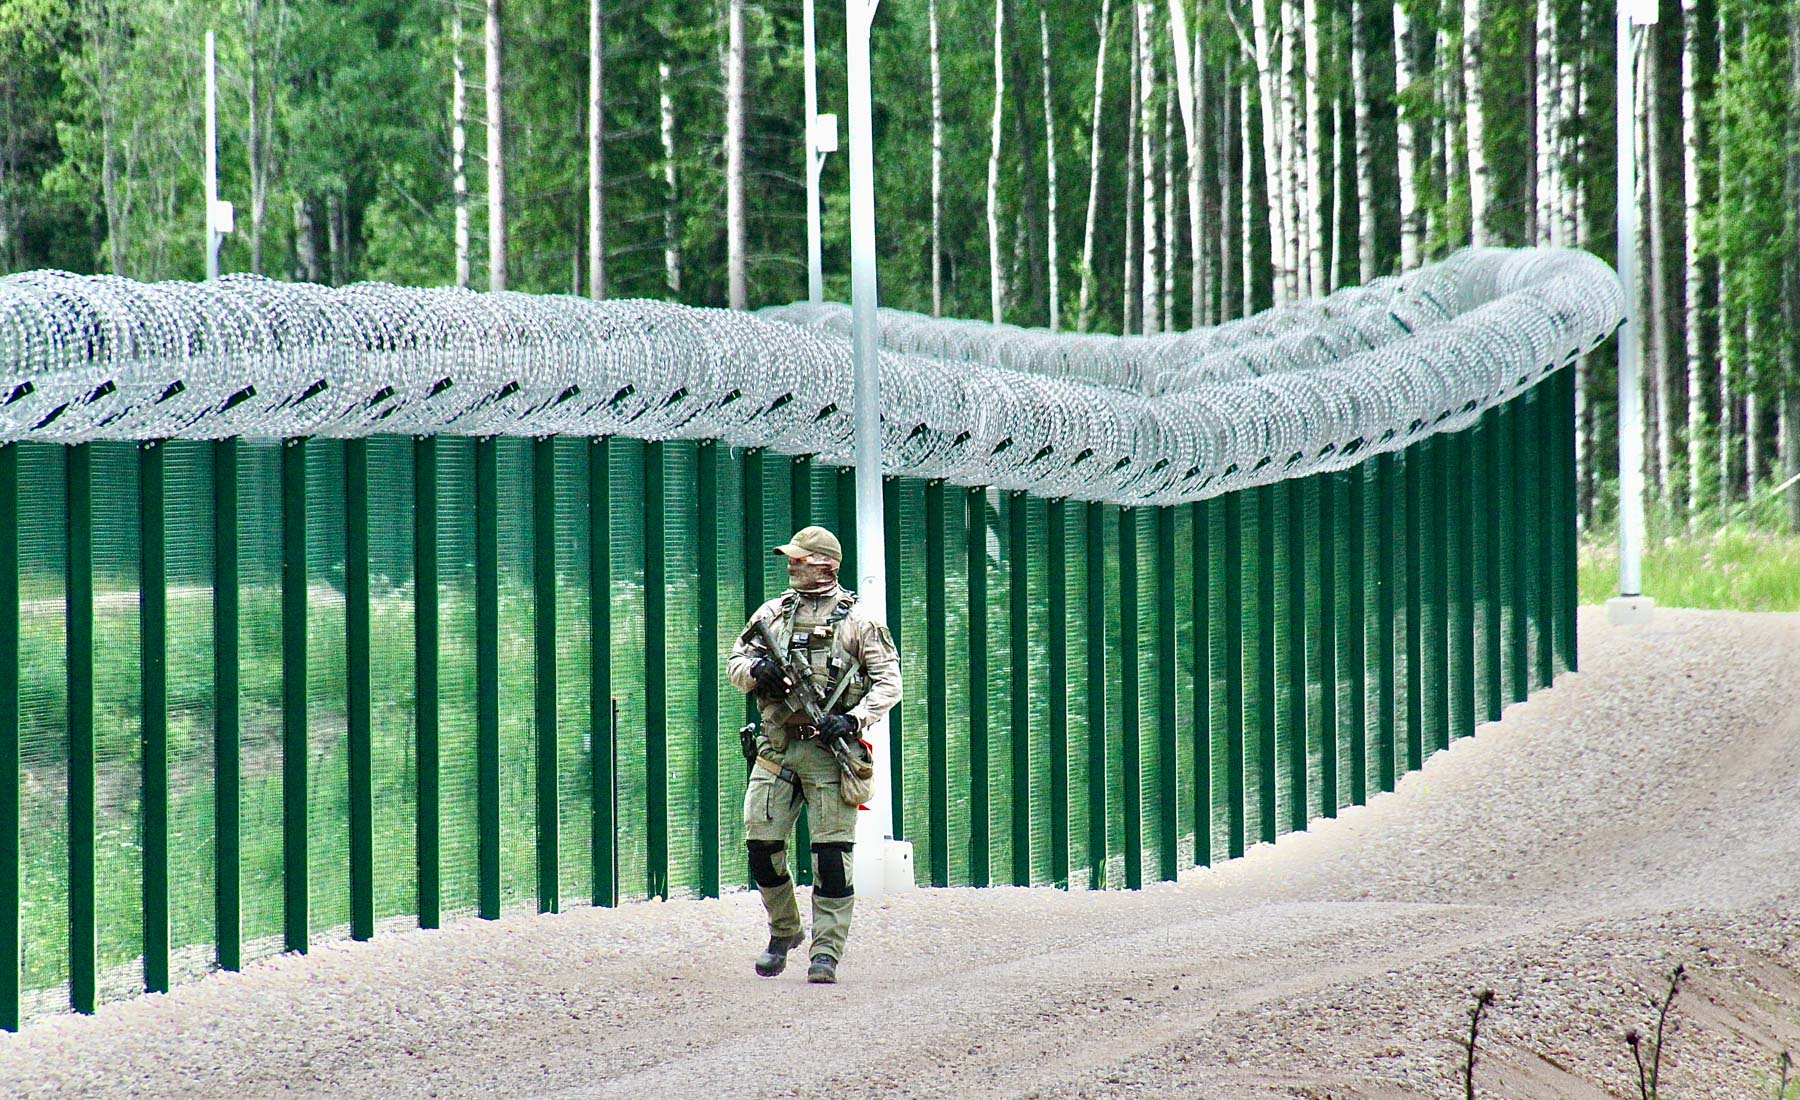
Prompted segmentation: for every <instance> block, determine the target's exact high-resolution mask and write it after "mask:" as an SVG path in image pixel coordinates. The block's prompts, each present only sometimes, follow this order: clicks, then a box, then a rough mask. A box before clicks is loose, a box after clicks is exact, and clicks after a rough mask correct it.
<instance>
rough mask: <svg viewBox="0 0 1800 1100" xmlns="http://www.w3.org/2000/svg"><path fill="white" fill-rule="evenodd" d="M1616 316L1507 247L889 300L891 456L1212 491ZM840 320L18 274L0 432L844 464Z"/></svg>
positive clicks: (1442, 414)
mask: <svg viewBox="0 0 1800 1100" xmlns="http://www.w3.org/2000/svg"><path fill="white" fill-rule="evenodd" d="M1622 316H1623V300H1622V298H1621V296H1620V290H1619V286H1618V283H1617V280H1616V279H1615V278H1613V276H1612V274H1611V271H1610V270H1609V269H1608V268H1607V267H1606V265H1605V264H1604V263H1602V262H1601V261H1599V260H1598V259H1595V258H1594V257H1592V256H1590V255H1588V254H1586V253H1581V252H1576V251H1571V250H1525V251H1511V250H1502V249H1483V250H1470V251H1465V252H1462V253H1458V254H1457V255H1456V256H1454V257H1452V258H1451V259H1450V260H1447V261H1445V262H1444V263H1441V264H1437V265H1434V266H1432V267H1429V268H1425V269H1422V270H1420V271H1418V272H1415V273H1413V274H1411V275H1408V276H1406V277H1403V278H1398V279H1384V280H1378V281H1377V282H1376V283H1374V284H1372V285H1371V286H1369V287H1364V288H1354V289H1351V290H1345V291H1340V292H1338V293H1337V294H1334V295H1332V296H1330V297H1329V298H1326V299H1323V300H1321V301H1319V302H1315V303H1308V304H1305V305H1299V306H1289V307H1282V308H1278V309H1274V310H1270V311H1266V312H1264V313H1261V314H1258V315H1256V316H1254V317H1251V318H1247V319H1245V320H1242V321H1234V322H1230V323H1227V324H1224V325H1221V326H1218V327H1216V328H1210V329H1203V330H1199V331H1196V332H1193V333H1184V334H1176V335H1170V336H1158V337H1112V336H1092V335H1061V334H1055V335H1053V334H1049V333H1043V332H1036V331H1031V330H1024V329H1017V328H1012V327H1009V326H992V325H986V324H982V323H979V322H969V321H935V320H931V319H926V318H919V317H916V316H913V315H906V314H899V313H895V312H891V311H890V312H889V313H887V314H886V315H885V317H884V326H883V336H884V340H885V341H886V342H887V347H888V350H886V351H884V353H883V432H884V443H883V448H884V458H885V465H886V469H887V471H888V472H889V473H890V474H897V475H899V474H904V475H913V476H919V477H929V478H942V479H944V480H947V481H950V482H952V483H955V484H961V485H992V486H997V487H1000V488H1008V489H1014V488H1029V489H1031V490H1032V491H1033V492H1035V493H1038V494H1040V495H1044V496H1051V497H1069V498H1072V499H1079V500H1104V501H1109V502H1113V503H1120V504H1147V503H1155V504H1164V503H1175V502H1180V501H1189V500H1199V499H1204V498H1207V497H1211V496H1216V495H1218V494H1220V493H1224V492H1229V491H1232V490H1234V489H1238V488H1244V487H1247V486H1250V485H1256V484H1264V483H1268V482H1272V481H1279V480H1283V479H1285V478H1289V477H1298V476H1304V475H1307V474H1311V473H1318V472H1327V471H1331V470H1336V469H1343V468H1345V467H1347V466H1348V465H1350V464H1353V463H1354V462H1357V461H1360V460H1361V459H1362V458H1363V457H1366V456H1367V455H1368V454H1369V453H1372V452H1380V451H1386V450H1393V449H1397V448H1400V447H1404V446H1405V445H1406V444H1407V443H1408V442H1410V441H1411V440H1413V439H1417V438H1421V437H1423V436H1426V435H1430V434H1433V433H1435V432H1439V431H1453V430H1459V429H1461V428H1463V427H1466V426H1467V425H1468V424H1469V423H1471V422H1473V420H1474V419H1475V418H1476V417H1477V416H1479V415H1480V414H1481V412H1482V411H1484V410H1485V409H1487V408H1490V407H1493V406H1494V405H1496V404H1498V403H1501V402H1504V401H1505V400H1507V399H1508V398H1509V397H1511V396H1513V395H1514V394H1516V393H1518V392H1520V391H1522V390H1523V389H1525V388H1528V387H1529V386H1530V385H1532V384H1533V383H1534V382H1536V381H1537V380H1538V379H1539V378H1541V377H1542V376H1543V375H1544V374H1546V373H1548V372H1549V371H1552V370H1555V369H1556V368H1557V367H1559V366H1561V365H1562V364H1563V363H1565V362H1567V361H1568V360H1569V359H1570V358H1572V357H1573V356H1576V355H1579V354H1581V353H1583V352H1586V351H1589V350H1591V349H1592V348H1593V347H1594V346H1596V345H1597V344H1598V343H1599V342H1600V341H1602V340H1604V339H1605V338H1606V337H1607V336H1608V335H1609V334H1610V333H1611V332H1612V330H1613V329H1614V328H1615V327H1616V326H1617V325H1618V323H1619V321H1620V319H1621V318H1622ZM845 318H846V314H845V311H844V310H843V308H842V307H829V306H827V307H818V306H791V307H783V308H781V309H778V310H774V311H768V312H767V313H766V315H764V316H756V315H748V314H744V313H740V312H734V311H730V310H718V309H699V308H694V307H688V306H679V305H672V304H669V303H664V302H653V301H641V300H630V301H603V302H592V301H589V300H586V299H582V298H574V297H564V296H555V295H527V294H516V293H497V294H480V293H475V292H472V291H467V290H455V289H430V290H426V289H412V288H402V287H394V286H388V285H385V284H375V283H366V284H358V285H356V286H352V287H347V288H343V289H341V290H333V289H328V288H324V287H319V286H313V285H308V284H289V283H277V282H273V281H270V280H267V279H261V278H257V277H252V276H230V277H227V278H225V279H222V280H219V281H218V282H216V283H210V284H195V283H157V284H142V283H134V282H131V281H129V280H124V279H118V278H113V277H106V276H98V277H94V276H74V275H67V274H63V273H58V272H33V273H28V274H24V275H15V276H10V277H7V278H5V279H0V362H4V363H6V364H7V365H8V367H7V370H8V373H7V375H6V377H5V378H4V379H0V390H3V391H4V398H3V402H4V403H3V404H0V441H9V440H28V439H29V440H51V441H57V442H82V441H87V440H102V439H115V440H116V439H133V440H143V439H169V438H227V437H234V436H241V437H248V438H272V437H300V436H326V437H360V436H367V435H373V434H413V435H436V434H451V435H473V436H486V435H500V436H545V435H587V436H600V435H620V436H626V437H631V438H639V439H647V440H657V439H679V438H711V439H718V440H721V441H723V442H727V443H731V444H734V445H738V446H746V447H770V448H773V449H776V450H780V451H784V452H789V453H802V454H814V455H817V456H819V457H820V458H821V459H823V460H824V461H826V462H832V463H844V462H847V461H848V460H849V451H850V438H851V416H850V406H851V369H850V351H849V342H848V337H847V333H846V320H845ZM784 320H785V321H787V322H790V323H782V321H784ZM791 322H802V323H799V324H796V323H791Z"/></svg>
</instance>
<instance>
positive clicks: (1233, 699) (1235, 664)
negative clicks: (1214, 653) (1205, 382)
mask: <svg viewBox="0 0 1800 1100" xmlns="http://www.w3.org/2000/svg"><path fill="white" fill-rule="evenodd" d="M1246 491H1247V490H1239V491H1238V492H1235V493H1232V494H1230V495H1228V496H1227V497H1226V498H1225V617H1226V623H1225V698H1226V703H1225V731H1226V733H1225V746H1226V747H1225V787H1226V806H1225V813H1226V817H1227V818H1228V821H1227V825H1228V840H1227V847H1226V854H1227V858H1230V859H1236V858H1238V857H1239V856H1241V855H1243V854H1244V850H1245V847H1246V846H1247V844H1248V842H1249V837H1248V835H1247V833H1248V828H1247V818H1248V816H1249V814H1248V807H1247V806H1246V805H1245V802H1246V800H1247V798H1248V797H1249V792H1248V791H1247V790H1246V789H1245V780H1244V754H1245V752H1246V751H1247V745H1246V742H1247V741H1248V738H1247V736H1246V733H1245V729H1244V725H1245V723H1244V705H1245V698H1244V680H1245V678H1246V676H1247V675H1248V673H1249V669H1248V668H1247V666H1246V665H1245V664H1244V493H1245V492H1246Z"/></svg>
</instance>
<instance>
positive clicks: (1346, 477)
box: [1339, 462, 1369, 806]
mask: <svg viewBox="0 0 1800 1100" xmlns="http://www.w3.org/2000/svg"><path fill="white" fill-rule="evenodd" d="M1339 476H1340V477H1341V479H1342V486H1343V490H1344V492H1343V498H1342V500H1341V502H1340V503H1341V507H1342V518H1343V522H1342V524H1341V528H1342V530H1343V531H1344V532H1345V539H1344V543H1343V546H1342V547H1341V549H1342V551H1343V553H1344V554H1345V555H1347V557H1346V559H1345V566H1346V568H1347V570H1348V576H1347V577H1346V580H1347V582H1348V587H1347V589H1346V590H1345V597H1346V598H1345V601H1344V606H1345V608H1346V611H1347V614H1348V616H1349V620H1348V622H1346V623H1345V624H1344V635H1343V636H1344V637H1347V638H1348V639H1349V642H1350V644H1349V648H1348V649H1347V651H1346V652H1345V654H1344V660H1343V665H1344V667H1346V668H1347V669H1349V672H1350V677H1351V680H1350V700H1349V703H1350V708H1349V717H1350V729H1349V734H1350V804H1351V805H1353V806H1361V805H1363V804H1364V803H1366V802H1368V800H1369V664H1368V640H1369V635H1368V606H1369V603H1368V591H1369V589H1368V553H1367V545H1368V544H1367V541H1366V540H1365V538H1364V534H1365V532H1366V531H1367V530H1368V525H1367V523H1366V520H1365V517H1366V516H1367V515H1368V495H1367V479H1368V464H1367V463H1366V462H1365V463H1364V464H1363V465H1360V466H1355V467H1352V468H1351V469H1348V470H1345V471H1344V472H1343V473H1342V474H1341V475H1339Z"/></svg>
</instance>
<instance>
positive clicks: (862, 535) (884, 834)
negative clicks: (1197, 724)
mask: <svg viewBox="0 0 1800 1100" xmlns="http://www.w3.org/2000/svg"><path fill="white" fill-rule="evenodd" d="M877 3H878V0H845V4H844V7H845V9H846V11H845V14H846V15H847V17H848V18H847V19H846V20H845V22H846V25H847V29H848V38H849V42H848V48H847V49H846V51H845V53H846V61H847V68H848V70H849V77H850V81H849V83H850V88H849V93H850V94H849V103H848V109H849V114H850V313H851V364H852V367H853V369H854V371H855V377H856V389H855V394H856V434H855V446H856V564H857V574H858V575H857V584H856V587H857V590H858V592H859V593H860V594H861V597H862V605H863V606H864V607H867V608H871V609H873V610H874V612H875V613H876V614H877V615H878V616H881V617H883V618H885V617H886V608H887V563H886V557H885V554H884V550H885V548H886V531H885V529H884V527H883V523H882V501H881V359H880V354H879V353H880V332H879V330H878V329H877V327H876V326H877V324H878V323H879V322H878V320H877V318H876V313H875V302H876V285H875V155H874V149H873V143H874V125H873V123H872V121H871V117H870V105H869V101H870V90H869V28H870V25H871V24H872V23H873V22H874V20H875V8H876V5H877ZM865 736H866V737H867V739H868V741H869V743H870V745H872V746H873V747H874V750H875V794H874V797H873V798H872V799H871V800H870V803H869V812H868V813H865V814H858V815H857V830H856V832H857V837H856V839H857V846H856V847H857V858H856V865H857V870H858V873H857V876H856V892H857V893H858V894H859V895H862V896H865V897H879V896H881V894H882V893H884V892H885V890H886V881H885V875H886V870H885V868H886V851H887V847H888V842H889V841H890V840H891V839H892V837H893V835H894V825H893V810H894V805H893V800H892V798H891V797H890V793H891V792H892V790H893V787H892V766H893V762H892V760H891V759H890V757H889V755H888V736H887V723H886V722H885V721H884V722H881V723H878V724H877V725H876V726H875V727H874V728H873V729H871V730H869V731H868V732H867V733H866V734H865Z"/></svg>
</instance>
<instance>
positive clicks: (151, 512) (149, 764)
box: [138, 439, 169, 993]
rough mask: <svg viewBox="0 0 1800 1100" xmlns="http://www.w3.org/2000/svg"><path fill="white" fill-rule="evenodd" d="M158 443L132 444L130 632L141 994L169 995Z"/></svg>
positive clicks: (164, 597) (165, 619)
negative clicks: (134, 523) (137, 766)
mask: <svg viewBox="0 0 1800 1100" xmlns="http://www.w3.org/2000/svg"><path fill="white" fill-rule="evenodd" d="M164 446H165V444H163V443H162V442H161V441H159V440H154V439H153V440H148V441H146V442H144V443H142V444H140V445H139V446H138V523H139V530H138V609H139V616H138V631H139V639H138V641H139V646H140V650H141V652H142V655H143V656H142V660H141V662H140V663H139V669H138V671H139V679H140V685H141V686H140V691H141V696H140V703H141V712H142V715H143V719H142V720H143V727H142V735H143V744H142V752H143V783H144V790H143V799H144V816H143V828H144V849H143V851H144V880H143V906H144V913H143V916H144V991H145V992H147V993H167V992H168V991H169V675H168V630H169V616H168V610H169V603H168V597H169V593H168V586H167V577H168V571H167V564H168V562H167V558H168V547H167V541H166V539H165V530H164V526H165V525H164V514H163V454H164Z"/></svg>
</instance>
